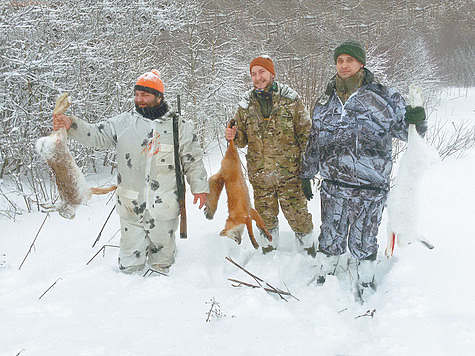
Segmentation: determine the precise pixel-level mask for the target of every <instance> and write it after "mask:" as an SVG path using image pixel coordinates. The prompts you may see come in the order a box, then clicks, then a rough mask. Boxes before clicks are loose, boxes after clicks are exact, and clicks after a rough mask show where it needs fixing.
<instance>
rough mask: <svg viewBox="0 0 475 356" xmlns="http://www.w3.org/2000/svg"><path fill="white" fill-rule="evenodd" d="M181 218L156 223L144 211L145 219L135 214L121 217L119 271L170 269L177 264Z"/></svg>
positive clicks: (148, 213)
mask: <svg viewBox="0 0 475 356" xmlns="http://www.w3.org/2000/svg"><path fill="white" fill-rule="evenodd" d="M177 228H178V217H176V218H175V219H172V220H157V219H155V218H153V217H152V216H151V215H150V212H149V211H148V210H145V211H144V214H143V217H140V216H137V215H136V214H133V213H132V214H129V215H127V216H122V215H121V216H120V229H121V238H120V252H119V269H120V270H121V271H124V272H133V271H137V270H141V269H142V268H143V267H145V263H146V262H148V264H149V265H150V266H153V265H155V266H160V267H168V266H170V265H171V264H173V262H175V250H176V243H175V231H176V230H177Z"/></svg>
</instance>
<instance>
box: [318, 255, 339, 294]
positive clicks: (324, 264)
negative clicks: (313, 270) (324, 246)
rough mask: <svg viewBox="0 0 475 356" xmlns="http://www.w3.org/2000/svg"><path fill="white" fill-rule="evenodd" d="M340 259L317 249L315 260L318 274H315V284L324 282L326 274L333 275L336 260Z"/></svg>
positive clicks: (336, 264)
mask: <svg viewBox="0 0 475 356" xmlns="http://www.w3.org/2000/svg"><path fill="white" fill-rule="evenodd" d="M339 259H340V256H339V255H337V256H332V255H327V254H326V253H323V252H321V251H318V252H317V254H316V260H317V269H318V275H317V278H316V279H317V285H318V286H321V285H323V284H324V283H325V280H326V277H327V275H332V276H333V275H334V274H335V271H336V267H337V266H338V261H339Z"/></svg>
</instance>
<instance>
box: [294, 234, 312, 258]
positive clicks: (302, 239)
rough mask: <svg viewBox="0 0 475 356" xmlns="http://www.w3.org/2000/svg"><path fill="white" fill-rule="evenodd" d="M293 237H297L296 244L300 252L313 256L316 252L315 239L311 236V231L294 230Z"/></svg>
mask: <svg viewBox="0 0 475 356" xmlns="http://www.w3.org/2000/svg"><path fill="white" fill-rule="evenodd" d="M295 238H296V239H297V245H298V247H299V249H300V250H301V251H302V252H305V253H306V254H307V255H309V256H312V257H313V258H315V256H316V254H317V252H316V249H315V239H314V237H313V231H311V232H309V233H308V234H305V233H303V232H296V233H295Z"/></svg>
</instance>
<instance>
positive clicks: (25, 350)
mask: <svg viewBox="0 0 475 356" xmlns="http://www.w3.org/2000/svg"><path fill="white" fill-rule="evenodd" d="M23 351H26V349H21V350H20V352H19V353H17V354H16V356H18V355H20V354H21V353H22V352H23Z"/></svg>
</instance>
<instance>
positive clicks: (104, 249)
mask: <svg viewBox="0 0 475 356" xmlns="http://www.w3.org/2000/svg"><path fill="white" fill-rule="evenodd" d="M106 247H115V248H119V246H117V245H107V244H106V245H104V246H102V247H101V248H100V249H99V251H97V252H96V254H95V255H94V256H92V258H91V259H90V260H89V261H87V263H86V266H87V265H88V264H89V263H91V261H92V260H93V259H94V258H96V256H97V255H98V254H99V253H100V252H101V251H104V255H105V254H106ZM104 255H103V256H104Z"/></svg>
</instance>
